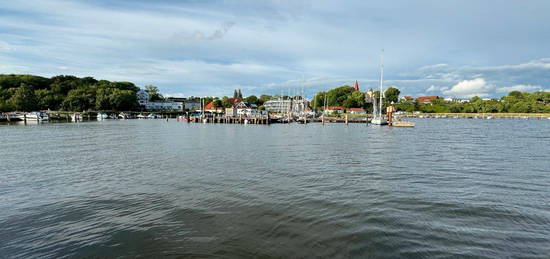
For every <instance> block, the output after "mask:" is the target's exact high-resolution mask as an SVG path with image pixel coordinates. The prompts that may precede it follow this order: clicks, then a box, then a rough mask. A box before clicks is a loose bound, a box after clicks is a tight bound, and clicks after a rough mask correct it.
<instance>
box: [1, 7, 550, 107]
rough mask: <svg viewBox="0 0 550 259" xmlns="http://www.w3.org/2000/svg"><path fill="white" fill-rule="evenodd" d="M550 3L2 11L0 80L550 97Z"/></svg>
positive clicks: (201, 92) (187, 90) (205, 91)
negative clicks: (62, 78) (19, 77)
mask: <svg viewBox="0 0 550 259" xmlns="http://www.w3.org/2000/svg"><path fill="white" fill-rule="evenodd" d="M548 13H550V1H547V0H523V1H516V0H513V1H512V0H499V1H496V0H495V1H489V0H460V1H458V0H445V1H437V0H429V1H428V0H418V1H409V0H395V1H361V0H357V1H355V0H350V1H347V0H343V1H323V0H318V1H313V0H312V1H301V0H293V1H284V0H279V1H269V0H265V1H256V0H244V1H239V0H231V1H229V0H227V1H222V0H220V1H209V0H201V1H199V0H180V1H175V0H165V1H146V0H142V1H140V0H136V1H106V0H80V1H79V0H74V1H64V0H55V1H54V0H11V1H1V2H0V74H34V75H41V76H46V77H51V76H55V75H76V76H81V77H84V76H93V77H94V78H96V79H106V80H111V81H130V82H133V83H135V84H137V85H138V86H145V85H150V84H151V85H155V86H157V87H158V88H159V89H160V91H161V92H162V93H164V95H166V96H224V95H229V96H230V95H232V94H233V90H234V89H236V88H238V89H241V91H242V92H243V94H244V95H252V94H255V95H259V94H289V93H290V94H299V93H302V92H303V93H304V95H305V96H308V97H310V96H312V95H314V94H315V93H316V92H318V91H323V90H328V89H332V88H335V87H338V86H341V85H344V84H347V85H353V83H354V81H355V80H358V82H359V85H360V87H361V89H362V90H367V89H368V88H374V89H377V88H378V87H379V78H380V56H381V53H382V50H384V51H383V57H384V86H385V87H390V86H393V87H397V88H398V89H400V91H401V94H402V95H411V96H421V95H439V96H444V97H462V98H469V97H472V96H480V97H498V96H503V95H506V94H507V93H508V92H509V91H512V90H520V91H529V92H533V91H539V90H546V91H550V19H549V18H548Z"/></svg>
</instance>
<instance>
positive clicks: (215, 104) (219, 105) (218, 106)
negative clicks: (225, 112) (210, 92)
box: [213, 99, 223, 108]
mask: <svg viewBox="0 0 550 259" xmlns="http://www.w3.org/2000/svg"><path fill="white" fill-rule="evenodd" d="M213 105H214V108H223V104H222V101H221V100H220V99H216V100H214V103H213Z"/></svg>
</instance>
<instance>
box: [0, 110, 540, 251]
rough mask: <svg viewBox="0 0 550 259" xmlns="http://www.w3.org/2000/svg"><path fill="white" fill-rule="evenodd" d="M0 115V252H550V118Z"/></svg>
mask: <svg viewBox="0 0 550 259" xmlns="http://www.w3.org/2000/svg"><path fill="white" fill-rule="evenodd" d="M415 122H416V123H417V125H416V128H413V129H406V128H389V127H368V126H366V125H365V124H350V125H349V126H345V125H343V124H327V125H325V126H322V125H321V124H308V125H299V124H295V125H271V126H265V125H221V124H218V125H214V124H210V125H204V124H186V123H179V122H176V121H173V120H172V121H170V122H166V121H163V120H127V121H103V122H89V123H79V124H70V123H50V124H43V125H30V126H0V141H1V149H0V257H2V258H44V257H65V256H66V257H119V256H125V257H136V256H142V257H166V258H171V257H172V258H178V257H193V258H196V257H199V258H203V257H284V258H288V257H298V258H302V257H328V258H349V257H351V258H364V257H391V258H396V257H427V258H438V257H492V258H503V257H533V258H536V257H540V258H548V257H549V256H550V121H548V120H529V121H526V120H506V119H501V120H466V119H419V120H416V121H415Z"/></svg>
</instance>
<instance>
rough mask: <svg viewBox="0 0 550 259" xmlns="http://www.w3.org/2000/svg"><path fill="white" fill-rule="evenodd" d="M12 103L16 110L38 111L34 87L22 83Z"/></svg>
mask: <svg viewBox="0 0 550 259" xmlns="http://www.w3.org/2000/svg"><path fill="white" fill-rule="evenodd" d="M11 103H12V104H13V107H14V108H15V109H16V110H19V111H32V110H35V109H36V106H37V105H36V95H35V94H34V91H33V89H32V87H30V86H29V85H27V84H25V83H22V84H21V86H20V87H19V88H17V90H16V91H15V94H14V95H13V96H12V98H11Z"/></svg>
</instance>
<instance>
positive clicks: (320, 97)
mask: <svg viewBox="0 0 550 259" xmlns="http://www.w3.org/2000/svg"><path fill="white" fill-rule="evenodd" d="M326 95H327V93H326V92H318V93H317V94H316V95H315V97H314V98H313V105H314V108H321V107H325V99H326V98H325V96H326Z"/></svg>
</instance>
